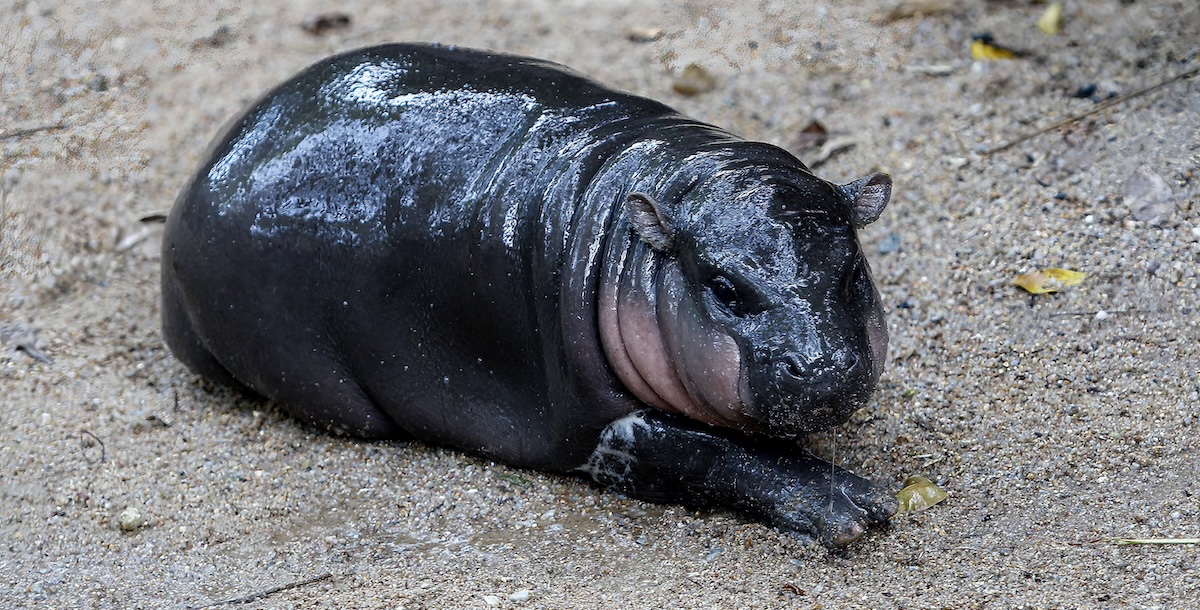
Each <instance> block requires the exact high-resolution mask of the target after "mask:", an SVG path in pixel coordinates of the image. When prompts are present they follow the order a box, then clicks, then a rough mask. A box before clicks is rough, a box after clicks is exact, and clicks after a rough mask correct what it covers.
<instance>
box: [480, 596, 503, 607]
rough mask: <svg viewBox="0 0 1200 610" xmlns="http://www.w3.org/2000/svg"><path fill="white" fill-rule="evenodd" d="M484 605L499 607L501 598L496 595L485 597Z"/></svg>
mask: <svg viewBox="0 0 1200 610" xmlns="http://www.w3.org/2000/svg"><path fill="white" fill-rule="evenodd" d="M483 603H485V604H487V605H489V606H499V605H500V598H499V597H496V596H495V595H484V596H483Z"/></svg>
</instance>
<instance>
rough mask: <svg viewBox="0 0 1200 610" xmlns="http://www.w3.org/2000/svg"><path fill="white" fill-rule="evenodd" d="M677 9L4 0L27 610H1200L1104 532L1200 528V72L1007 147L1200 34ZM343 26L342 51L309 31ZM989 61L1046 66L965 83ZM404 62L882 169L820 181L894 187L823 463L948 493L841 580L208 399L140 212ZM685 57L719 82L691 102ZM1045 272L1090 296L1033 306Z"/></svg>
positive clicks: (655, 520)
mask: <svg viewBox="0 0 1200 610" xmlns="http://www.w3.org/2000/svg"><path fill="white" fill-rule="evenodd" d="M276 4H277V6H276ZM648 4H651V3H647V2H632V1H628V2H626V1H621V0H614V1H610V2H596V3H586V2H579V1H576V2H550V1H548V0H542V1H539V2H517V1H515V0H514V1H512V2H492V3H482V2H481V3H474V2H464V1H456V0H446V1H439V2H432V1H415V2H365V1H357V0H353V1H347V2H339V3H329V4H321V3H316V2H303V1H302V2H294V3H287V4H285V3H255V2H231V1H228V0H216V1H213V2H208V3H179V4H175V3H167V2H162V3H153V2H133V1H127V2H105V3H100V2H84V1H79V0H62V1H56V2H37V3H35V2H23V1H15V0H4V2H3V5H2V6H0V31H2V32H3V43H2V44H0V176H2V180H3V181H2V182H0V186H2V187H3V197H4V198H3V202H4V208H3V223H4V224H3V234H2V241H0V246H2V247H3V257H4V258H3V267H2V275H0V299H2V300H0V405H2V406H0V600H3V601H0V605H4V606H9V605H12V604H15V606H17V607H37V608H74V607H78V608H91V607H94V608H182V607H198V606H204V605H206V604H210V603H214V602H219V601H222V600H229V599H232V598H244V597H246V596H252V595H254V594H256V593H267V594H265V595H263V596H261V597H259V598H257V599H255V600H254V601H253V602H252V603H249V604H247V605H243V606H237V607H262V608H288V607H321V608H334V607H336V608H340V609H346V608H486V607H500V608H525V607H528V608H600V607H606V608H607V607H635V608H667V607H680V608H702V607H712V608H741V607H789V608H792V607H795V608H1186V607H1193V608H1194V607H1200V557H1198V553H1200V548H1198V547H1197V546H1194V545H1191V546H1189V545H1176V546H1118V545H1115V544H1113V543H1111V542H1108V541H1105V540H1104V539H1106V538H1109V537H1136V538H1145V537H1196V536H1198V535H1200V483H1198V482H1197V477H1198V476H1200V467H1198V466H1197V458H1198V455H1197V449H1198V445H1200V443H1198V441H1197V426H1198V423H1197V417H1196V413H1197V406H1196V405H1197V403H1198V402H1200V381H1198V375H1197V372H1198V370H1200V311H1198V305H1197V297H1200V291H1198V283H1200V276H1198V274H1197V269H1198V268H1200V264H1198V262H1200V78H1189V79H1182V80H1179V81H1177V82H1175V83H1173V84H1171V85H1169V86H1167V87H1164V88H1162V89H1159V90H1157V91H1155V92H1153V93H1150V94H1148V95H1145V96H1142V97H1139V98H1137V99H1136V100H1134V101H1129V102H1126V103H1121V104H1117V105H1115V106H1112V107H1110V108H1107V109H1104V110H1103V111H1101V112H1099V113H1097V114H1094V115H1092V116H1090V117H1089V118H1087V119H1084V120H1082V121H1079V122H1076V123H1073V124H1071V125H1069V126H1068V127H1066V128H1063V129H1060V130H1054V131H1052V132H1050V133H1047V134H1045V135H1042V136H1039V137H1037V138H1034V139H1030V140H1028V141H1025V142H1023V143H1021V144H1019V145H1017V146H1014V147H1012V148H1010V149H1008V150H1005V151H1003V152H999V153H995V154H987V150H988V149H990V148H992V147H995V146H997V145H1000V144H1003V143H1005V142H1008V141H1010V140H1013V139H1014V138H1016V137H1017V136H1019V135H1021V134H1025V133H1028V132H1031V131H1033V130H1035V129H1037V128H1039V127H1041V126H1045V125H1049V124H1051V123H1053V122H1054V121H1055V120H1058V119H1060V118H1063V117H1067V116H1070V115H1073V114H1078V113H1083V112H1086V111H1089V110H1092V109H1095V108H1096V107H1097V100H1101V99H1105V98H1107V97H1109V96H1114V95H1116V96H1119V95H1127V94H1130V93H1133V92H1135V91H1137V90H1139V89H1141V88H1143V87H1147V86H1150V85H1153V84H1155V83H1159V82H1162V81H1165V80H1167V79H1169V78H1171V77H1172V76H1174V75H1177V74H1181V73H1184V72H1187V71H1189V70H1195V69H1196V68H1197V67H1198V66H1200V56H1198V55H1200V9H1198V8H1197V4H1196V3H1195V2H1194V1H1192V0H1178V1H1168V0H1163V1H1158V2H1151V1H1141V0H1138V1H1132V0H1131V1H1127V2H1120V1H1116V0H1098V1H1096V2H1067V3H1066V11H1065V30H1064V31H1063V33H1062V34H1060V35H1058V36H1049V35H1046V34H1043V33H1041V32H1040V31H1038V30H1037V29H1036V27H1035V25H1034V24H1035V22H1036V20H1037V18H1038V16H1039V15H1040V13H1041V11H1042V10H1043V8H1044V5H1040V4H1036V3H1027V2H1017V1H1012V2H1005V1H994V2H993V1H988V2H984V1H980V0H969V1H966V2H956V3H949V4H953V5H955V6H956V8H954V9H953V10H951V11H948V12H935V13H934V14H930V15H916V16H910V17H905V18H900V19H895V20H889V19H886V18H885V17H886V16H887V14H888V10H889V9H890V8H891V7H893V6H894V5H895V4H896V2H895V1H894V0H889V1H887V2H859V3H840V2H827V1H826V2H814V3H807V2H772V1H764V2H759V3H733V2H730V3H727V4H721V3H707V2H687V3H680V4H666V3H659V4H662V6H658V7H647V5H648ZM935 4H936V3H935ZM333 6H337V7H338V10H342V11H345V12H346V13H347V14H349V15H350V16H351V18H352V23H351V25H350V27H348V28H345V29H340V30H335V31H331V32H329V33H327V34H325V35H323V36H314V35H311V34H309V33H306V32H305V31H304V30H303V29H301V28H300V27H299V24H300V23H301V22H302V21H303V20H304V19H305V17H307V16H310V15H313V14H316V13H320V12H322V11H327V10H330V8H331V7H333ZM630 28H661V29H662V30H663V33H664V35H663V36H662V37H661V38H659V39H658V40H655V41H651V42H635V41H631V40H630V39H629V38H628V36H627V33H628V32H629V30H630ZM985 31H986V32H991V33H992V34H994V36H995V37H996V40H997V41H998V42H1001V43H1005V44H1007V45H1009V46H1012V47H1015V48H1017V49H1021V50H1025V51H1028V55H1026V56H1023V57H1020V58H1018V59H1015V60H1008V61H995V62H978V63H976V62H973V61H972V60H971V58H970V55H969V51H968V48H969V46H970V42H971V35H972V34H973V33H976V32H985ZM391 40H438V41H442V42H446V43H456V44H461V45H467V46H475V47H487V48H494V49H501V50H507V51H512V52H519V53H525V54H531V55H537V56H541V57H545V58H548V59H552V60H555V61H559V62H562V63H566V64H568V65H571V66H573V67H575V68H577V69H579V70H582V71H584V72H587V73H590V74H592V75H594V76H595V77H597V78H599V79H601V80H603V81H606V82H608V83H611V84H614V85H616V86H618V87H621V88H624V89H627V90H630V91H633V92H636V93H640V94H645V95H648V96H651V97H655V98H658V99H661V100H664V101H666V102H668V103H669V104H672V105H674V106H676V107H678V108H680V109H681V110H683V111H685V112H687V113H689V114H692V115H694V116H697V117H698V118H701V119H703V120H706V121H709V122H712V123H716V124H719V125H722V126H724V127H727V128H729V129H732V130H734V131H735V132H738V133H740V134H742V135H744V136H746V137H749V138H754V139H762V140H767V141H771V142H775V143H777V144H780V145H782V146H785V147H789V148H791V149H793V150H796V147H797V143H798V141H799V140H798V133H799V131H800V129H802V128H803V127H804V126H805V125H807V124H808V123H809V122H810V121H811V120H813V119H818V120H820V121H821V122H822V123H823V124H824V125H825V126H827V127H828V129H829V130H830V131H831V132H832V134H833V135H834V136H836V137H846V138H852V139H854V140H855V141H856V142H857V145H856V146H855V147H853V148H851V149H849V150H846V151H844V152H843V153H841V154H839V155H836V156H834V157H832V158H831V159H830V160H829V161H828V162H827V163H825V164H823V165H822V166H821V167H820V168H819V170H818V173H820V174H821V175H823V176H825V177H827V178H829V179H832V180H836V181H846V180H849V179H851V178H854V177H856V176H859V175H862V174H864V173H866V172H869V171H872V170H876V169H880V170H884V171H888V172H890V173H892V175H893V176H894V177H895V179H896V191H895V197H894V199H893V203H892V205H891V206H890V207H889V208H888V210H887V211H886V212H885V214H884V216H883V218H882V219H881V220H880V221H879V222H878V223H876V224H874V225H872V226H870V227H869V228H868V229H867V230H866V231H864V232H863V234H862V239H863V242H864V244H865V247H866V248H867V249H868V252H869V255H870V257H871V259H872V265H873V266H874V268H875V272H876V278H877V281H878V283H879V285H880V289H881V291H882V293H883V299H884V302H885V304H886V309H887V311H888V315H889V319H890V326H891V332H892V349H891V359H890V361H889V364H888V370H887V372H886V373H885V375H884V379H883V383H882V386H881V389H880V391H879V392H878V393H877V395H876V397H875V399H874V400H873V401H872V403H871V405H870V406H869V407H868V408H866V409H864V410H863V411H861V412H860V413H858V414H857V415H856V416H855V417H854V418H853V420H852V421H851V422H850V423H849V424H847V425H845V426H843V427H841V428H839V429H837V430H833V431H830V432H828V433H825V434H820V435H817V436H815V437H814V438H813V439H812V441H811V443H810V444H811V446H812V448H813V449H814V450H815V451H817V452H819V453H821V454H823V455H825V456H826V457H829V458H831V459H834V460H836V461H837V462H838V463H841V464H843V465H845V466H847V467H848V468H851V469H853V470H856V471H858V472H860V473H862V474H864V475H867V476H870V477H872V478H874V479H876V480H879V481H882V482H885V483H886V484H888V485H889V486H891V487H894V488H899V486H900V484H901V482H902V481H903V480H904V478H905V477H906V476H908V475H910V474H923V475H925V476H928V477H930V478H931V479H933V480H934V481H936V482H937V483H938V484H940V485H941V486H942V487H943V488H944V489H946V490H947V491H948V492H949V493H950V498H949V499H948V500H947V501H946V502H944V503H943V504H941V505H938V506H936V507H934V508H932V509H930V510H928V511H925V512H923V513H919V514H915V515H906V516H902V517H900V518H897V519H896V520H895V522H894V524H893V525H892V526H891V527H890V528H887V529H884V530H880V531H874V532H872V533H870V534H869V535H868V536H867V537H866V538H864V539H863V540H861V541H859V542H858V543H856V544H855V545H854V546H852V547H851V548H849V549H846V550H842V551H837V552H830V551H827V550H826V549H824V548H822V547H820V546H817V545H814V544H812V543H810V542H808V541H806V540H802V539H799V538H797V537H794V536H791V535H788V534H783V533H780V532H778V531H775V530H772V529H771V528H768V527H765V526H762V525H759V524H757V523H752V522H748V521H746V520H744V519H742V518H740V517H738V516H736V515H733V514H729V513H726V512H721V511H705V512H695V511H689V510H686V509H683V508H680V507H661V506H654V505H648V504H643V503H640V502H635V501H630V500H627V499H623V498H621V497H618V496H616V495H614V494H609V493H604V492H601V491H598V490H596V489H595V488H593V487H591V486H589V485H588V484H586V483H585V482H583V481H580V480H574V479H568V478H561V477H556V476H548V475H543V474H540V473H536V472H528V471H518V470H514V469H511V468H508V467H505V466H502V465H498V464H493V463H490V462H488V461H485V460H480V459H477V458H473V457H470V456H466V455H462V454H459V453H455V452H452V451H447V450H443V449H438V448H431V447H427V446H424V445H420V444H403V443H366V442H361V441H356V440H353V439H344V438H337V437H332V436H329V435H326V434H323V433H321V432H320V431H317V430H312V429H307V428H305V427H303V426H301V425H298V424H297V423H295V422H293V421H291V420H289V419H287V418H286V417H284V416H283V415H282V414H281V412H280V411H279V410H277V409H276V408H274V407H272V406H271V405H269V404H265V403H262V402H259V401H255V400H253V399H249V398H247V397H244V396H240V395H236V394H234V393H232V392H230V391H227V390H225V389H223V388H218V387H213V386H211V385H210V384H207V383H205V382H203V381H202V380H200V379H198V378H197V377H195V376H194V375H192V374H190V373H189V372H188V371H187V370H186V369H185V368H184V367H183V366H182V365H181V364H180V363H179V362H178V361H176V360H175V359H174V358H173V357H172V356H171V354H170V353H169V352H168V351H167V350H166V349H165V347H164V346H163V343H162V339H161V336H160V333H159V328H158V324H159V322H158V316H159V303H158V300H159V294H158V292H159V291H158V274H159V272H158V256H157V247H158V234H157V231H160V229H159V228H158V227H157V226H148V225H144V224H142V223H139V218H140V217H141V216H143V215H145V214H147V213H151V212H156V211H163V210H165V209H166V208H167V207H168V206H169V205H170V203H171V201H172V200H173V198H174V196H175V193H176V192H177V190H178V189H179V188H180V187H181V185H182V184H183V183H184V181H185V180H186V179H187V177H188V175H189V173H190V172H192V171H193V170H194V168H195V167H196V165H197V164H198V163H199V162H200V159H201V156H202V155H203V153H204V150H205V148H206V146H207V144H208V141H209V139H210V138H211V137H212V136H213V134H214V133H215V131H216V130H217V129H218V128H219V126H220V125H221V124H222V123H223V122H224V121H225V120H227V119H228V118H229V117H231V116H232V115H233V114H234V113H235V112H237V111H238V110H239V109H240V108H241V107H243V105H244V104H246V103H247V102H249V101H250V100H252V99H253V98H254V97H256V96H257V95H258V94H259V93H260V92H262V91H263V90H265V89H266V88H267V87H269V86H270V85H272V84H273V83H276V82H278V81H279V80H281V79H283V78H285V77H287V76H288V75H290V74H291V73H292V72H294V71H295V70H297V69H299V68H301V67H303V66H304V65H306V64H308V63H310V62H313V61H315V60H317V59H319V58H321V57H322V56H325V55H328V54H330V53H333V52H336V51H339V50H342V49H347V48H351V47H355V46H361V45H365V44H369V43H375V42H383V41H391ZM691 62H697V63H699V64H701V65H703V66H704V67H705V68H707V69H708V70H709V71H710V72H711V73H712V74H714V75H715V76H716V79H717V83H718V84H717V87H716V89H715V90H713V91H711V92H709V93H706V94H703V95H698V96H694V97H684V96H681V95H679V94H676V93H674V92H673V91H672V89H671V82H672V75H673V74H675V73H677V72H678V71H679V70H681V69H682V67H683V66H684V65H686V64H687V63H691ZM1089 85H1092V86H1094V88H1095V90H1094V93H1090V92H1088V91H1082V93H1085V94H1087V93H1090V96H1089V95H1085V96H1083V97H1075V95H1076V94H1077V93H1080V89H1081V88H1085V87H1087V86H1089ZM801 157H802V158H804V159H806V160H810V159H811V158H813V155H812V153H811V151H806V152H801ZM1134 172H1137V173H1138V174H1139V177H1138V178H1134V179H1131V176H1132V175H1133V174H1134ZM1145 176H1153V177H1157V178H1153V177H1151V178H1146V177H1145ZM1156 181H1157V182H1156ZM1137 183H1146V184H1151V185H1154V184H1157V185H1158V186H1157V191H1156V190H1155V189H1154V188H1151V189H1150V191H1151V194H1150V196H1149V199H1147V197H1142V196H1139V195H1138V194H1137V190H1138V188H1139V187H1138V186H1137ZM1131 189H1132V190H1131ZM1156 193H1157V194H1156ZM1041 267H1066V268H1070V269H1075V270H1079V271H1084V272H1086V273H1088V274H1089V276H1088V278H1087V279H1086V281H1084V283H1083V284H1081V285H1079V286H1076V287H1073V288H1069V289H1067V290H1065V291H1063V292H1060V293H1058V294H1055V295H1044V296H1040V297H1037V298H1031V297H1030V296H1029V295H1026V294H1024V293H1022V292H1020V291H1019V290H1018V289H1016V288H1014V287H1012V286H1011V285H1009V282H1010V280H1011V279H1012V278H1013V277H1014V276H1016V275H1017V274H1018V273H1022V272H1026V271H1031V270H1034V269H1037V268H1041ZM123 514H124V515H125V518H126V519H128V520H129V521H128V522H127V525H128V526H130V527H132V531H123V530H122V528H121V527H120V523H119V522H120V521H121V519H122V515H123ZM310 580H311V581H312V582H307V583H305V581H310ZM289 583H292V584H296V583H304V584H300V585H299V586H295V587H292V588H288V589H285V590H282V591H277V592H274V593H270V591H271V590H272V589H273V588H275V587H280V586H282V585H288V584H289ZM510 596H513V597H511V599H510Z"/></svg>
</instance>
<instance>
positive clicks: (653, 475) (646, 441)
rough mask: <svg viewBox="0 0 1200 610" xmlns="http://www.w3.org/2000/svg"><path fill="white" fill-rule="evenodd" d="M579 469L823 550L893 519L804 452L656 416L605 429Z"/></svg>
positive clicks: (883, 501) (870, 490)
mask: <svg viewBox="0 0 1200 610" xmlns="http://www.w3.org/2000/svg"><path fill="white" fill-rule="evenodd" d="M579 470H581V471H583V472H586V473H588V474H589V475H591V477H592V478H593V479H595V481H596V482H597V483H599V484H600V485H603V486H605V487H609V488H612V489H615V490H617V491H620V492H622V493H625V494H627V495H629V496H631V497H634V498H638V499H641V500H647V501H650V502H669V503H681V504H687V505H691V506H696V507H701V506H729V507H733V508H736V509H738V510H740V511H742V512H745V513H747V514H750V515H753V516H757V517H759V518H761V519H763V520H765V521H767V522H769V523H771V524H773V525H775V526H777V527H780V528H783V529H788V530H792V531H795V532H799V533H803V534H808V535H811V536H813V537H815V538H817V539H818V540H820V541H821V542H823V543H824V544H826V545H828V546H843V545H846V544H849V543H850V542H852V541H854V540H855V539H856V538H858V537H859V536H861V535H862V534H863V533H864V532H865V531H866V528H867V526H868V525H872V524H877V523H884V522H886V521H887V520H888V518H889V517H891V516H892V515H893V514H895V512H896V500H895V498H894V497H893V496H892V495H891V494H889V493H887V492H885V491H884V490H883V489H882V488H880V487H879V486H877V485H875V484H874V483H872V482H870V481H868V480H866V479H863V478H861V477H859V476H856V475H854V474H852V473H850V472H848V471H846V470H843V469H841V468H838V467H836V466H833V465H832V464H830V463H828V462H825V461H823V460H821V459H818V458H816V457H814V456H812V455H810V454H809V453H807V452H805V451H803V450H801V449H798V448H795V447H789V446H786V445H784V444H782V443H778V442H775V441H770V440H767V439H759V438H751V437H743V436H739V435H737V434H736V433H734V434H726V433H724V432H723V431H720V430H719V429H716V428H707V427H702V426H700V425H697V424H695V423H693V422H691V421H690V420H687V419H683V418H680V417H677V416H673V415H669V414H666V413H661V412H658V411H639V412H637V413H634V414H632V415H629V416H627V417H624V418H622V419H619V420H617V421H615V422H613V423H611V424H609V425H608V427H606V428H605V429H604V432H603V433H602V434H601V436H600V442H599V443H598V444H597V446H596V449H595V451H593V452H592V455H591V456H590V457H589V458H588V461H587V463H586V464H584V465H583V466H581V467H580V468H579Z"/></svg>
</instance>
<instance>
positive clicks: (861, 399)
mask: <svg viewBox="0 0 1200 610" xmlns="http://www.w3.org/2000/svg"><path fill="white" fill-rule="evenodd" d="M757 368H758V372H757V374H753V373H752V374H751V379H750V386H751V391H752V393H753V395H754V399H755V402H756V403H757V404H758V406H759V408H758V409H756V410H755V411H756V412H757V413H759V414H760V417H761V418H762V422H763V424H764V425H765V427H766V429H767V431H768V433H770V434H771V435H772V436H784V437H791V436H796V435H798V434H804V433H808V432H813V431H816V430H823V429H826V428H829V427H832V426H836V425H838V424H840V423H842V422H844V421H846V420H847V419H848V418H849V417H850V414H851V413H853V412H854V411H856V410H857V409H859V408H860V407H862V406H863V404H865V402H866V400H867V397H868V396H869V395H870V393H871V390H872V389H873V388H874V386H875V380H876V377H875V375H874V373H873V371H872V367H870V366H868V362H867V359H866V358H863V357H860V356H859V355H858V354H855V353H854V352H853V351H849V350H840V351H837V352H835V353H832V354H828V355H824V356H822V357H819V358H817V359H813V360H810V359H806V358H804V357H803V356H801V355H799V354H797V353H785V354H781V355H777V356H775V357H774V358H772V359H770V360H769V361H768V362H766V363H765V364H764V365H761V366H759V367H757Z"/></svg>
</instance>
